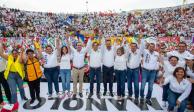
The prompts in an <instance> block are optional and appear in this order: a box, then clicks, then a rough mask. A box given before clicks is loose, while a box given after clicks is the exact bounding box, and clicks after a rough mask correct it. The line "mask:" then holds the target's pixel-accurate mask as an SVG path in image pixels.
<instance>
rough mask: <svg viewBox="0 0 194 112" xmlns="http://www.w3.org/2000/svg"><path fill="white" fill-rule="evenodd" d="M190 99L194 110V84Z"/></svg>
mask: <svg viewBox="0 0 194 112" xmlns="http://www.w3.org/2000/svg"><path fill="white" fill-rule="evenodd" d="M189 99H190V101H191V104H192V107H193V108H194V84H192V89H191V93H190V95H189Z"/></svg>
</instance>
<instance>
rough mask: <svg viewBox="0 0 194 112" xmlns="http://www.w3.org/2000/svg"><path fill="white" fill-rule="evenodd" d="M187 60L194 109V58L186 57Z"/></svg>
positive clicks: (186, 67)
mask: <svg viewBox="0 0 194 112" xmlns="http://www.w3.org/2000/svg"><path fill="white" fill-rule="evenodd" d="M185 59H186V65H185V70H186V73H187V77H188V78H189V81H190V82H191V83H192V89H191V93H190V96H189V99H190V101H191V104H192V107H193V108H194V57H192V56H189V57H186V58H185Z"/></svg>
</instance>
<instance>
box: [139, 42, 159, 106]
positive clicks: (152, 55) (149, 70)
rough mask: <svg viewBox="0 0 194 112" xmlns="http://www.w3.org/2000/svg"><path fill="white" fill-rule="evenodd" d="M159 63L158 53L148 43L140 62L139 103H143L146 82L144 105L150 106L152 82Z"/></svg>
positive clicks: (152, 45)
mask: <svg viewBox="0 0 194 112" xmlns="http://www.w3.org/2000/svg"><path fill="white" fill-rule="evenodd" d="M158 61H159V53H158V52H156V51H155V44H154V43H150V44H149V45H148V49H145V50H144V51H143V60H142V83H141V89H140V96H141V99H140V102H144V89H145V85H146V82H147V81H148V93H147V96H146V103H147V104H149V105H152V102H151V100H150V99H151V96H152V90H153V85H154V80H155V78H156V74H157V71H156V70H157V65H158Z"/></svg>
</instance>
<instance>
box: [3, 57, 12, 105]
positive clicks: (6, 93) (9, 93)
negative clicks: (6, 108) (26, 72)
mask: <svg viewBox="0 0 194 112" xmlns="http://www.w3.org/2000/svg"><path fill="white" fill-rule="evenodd" d="M5 67H6V60H5V59H3V58H2V57H0V86H1V85H2V86H3V88H4V91H5V95H6V97H7V99H8V101H9V103H10V102H11V92H10V89H9V85H8V83H7V81H6V79H5V78H4V71H5ZM0 105H3V94H2V90H1V87H0Z"/></svg>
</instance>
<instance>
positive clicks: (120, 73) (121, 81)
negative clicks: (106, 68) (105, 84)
mask: <svg viewBox="0 0 194 112" xmlns="http://www.w3.org/2000/svg"><path fill="white" fill-rule="evenodd" d="M115 75H116V80H117V95H118V96H123V97H124V96H125V80H126V70H115Z"/></svg>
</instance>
